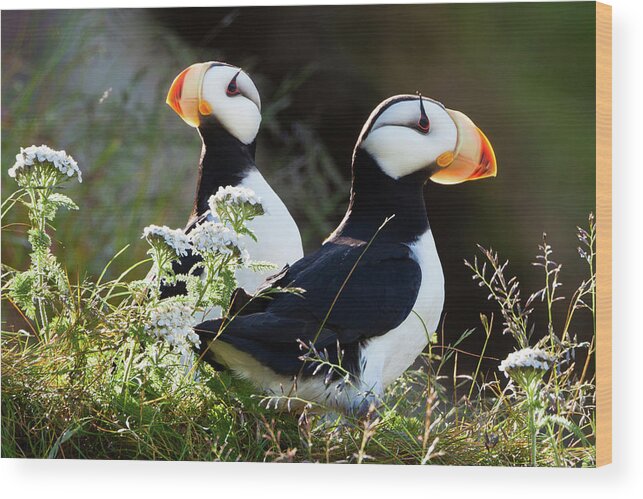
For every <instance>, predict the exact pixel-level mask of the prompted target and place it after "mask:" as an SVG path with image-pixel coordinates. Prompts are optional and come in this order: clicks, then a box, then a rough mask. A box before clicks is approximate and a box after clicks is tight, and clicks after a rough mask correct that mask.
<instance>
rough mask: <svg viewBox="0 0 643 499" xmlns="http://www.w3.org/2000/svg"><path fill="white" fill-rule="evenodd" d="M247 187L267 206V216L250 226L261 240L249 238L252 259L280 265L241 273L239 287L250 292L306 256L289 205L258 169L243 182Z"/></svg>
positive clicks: (256, 220)
mask: <svg viewBox="0 0 643 499" xmlns="http://www.w3.org/2000/svg"><path fill="white" fill-rule="evenodd" d="M241 185H242V186H243V187H246V188H248V189H252V190H253V191H254V192H255V194H256V195H257V196H259V198H261V204H262V205H263V208H264V211H265V214H264V215H262V216H260V217H257V218H255V219H254V220H253V221H252V222H250V223H249V224H248V227H249V228H250V229H251V230H252V231H253V232H254V233H255V236H256V237H257V241H253V240H252V239H251V238H249V237H246V238H245V244H246V249H247V250H248V253H249V254H250V259H251V260H255V261H265V262H270V263H272V264H274V265H276V267H277V268H276V269H273V270H268V271H265V272H253V271H252V270H250V269H242V270H239V271H238V272H237V274H236V277H237V281H238V283H239V286H240V287H242V288H243V289H245V290H246V291H247V292H248V293H252V292H254V291H255V290H256V289H257V286H259V285H260V284H261V283H262V282H263V281H264V279H265V278H266V277H268V276H270V275H272V274H274V273H275V272H278V271H279V270H281V269H282V268H283V267H284V265H286V264H291V265H292V264H293V263H295V262H296V261H297V260H300V259H301V258H303V256H304V250H303V248H302V245H301V235H300V234H299V229H298V228H297V224H296V223H295V221H294V220H293V218H292V216H291V215H290V212H289V211H288V208H286V205H285V204H284V203H283V202H282V201H281V199H279V196H277V194H276V193H275V191H273V190H272V188H271V187H270V185H268V182H266V180H265V179H264V178H263V176H262V175H261V173H259V172H258V171H257V170H254V171H252V172H251V173H250V174H249V175H248V176H246V178H244V179H243V181H242V182H241Z"/></svg>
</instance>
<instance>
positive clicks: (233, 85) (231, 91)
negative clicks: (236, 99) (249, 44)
mask: <svg viewBox="0 0 643 499" xmlns="http://www.w3.org/2000/svg"><path fill="white" fill-rule="evenodd" d="M239 73H241V70H239V72H238V73H237V74H236V75H234V78H232V80H230V83H228V88H226V91H225V93H226V94H227V95H228V96H230V97H232V96H233V95H239V94H240V93H241V90H239V87H238V86H237V76H239Z"/></svg>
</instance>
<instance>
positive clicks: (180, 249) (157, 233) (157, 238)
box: [141, 225, 190, 256]
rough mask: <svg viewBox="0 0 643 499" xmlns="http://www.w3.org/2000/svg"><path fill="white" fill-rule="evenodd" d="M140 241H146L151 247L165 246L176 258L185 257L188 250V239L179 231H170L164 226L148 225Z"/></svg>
mask: <svg viewBox="0 0 643 499" xmlns="http://www.w3.org/2000/svg"><path fill="white" fill-rule="evenodd" d="M141 239H147V241H148V242H149V243H150V244H151V245H152V246H156V245H158V244H165V245H167V246H169V248H170V249H171V250H172V251H173V252H174V253H176V255H177V256H185V255H187V253H188V250H189V249H190V239H189V238H188V236H187V235H186V234H185V232H183V231H182V230H181V229H170V228H169V227H167V226H166V225H164V226H163V227H161V226H159V225H148V226H147V227H145V228H144V229H143V236H141Z"/></svg>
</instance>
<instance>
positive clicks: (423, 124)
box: [417, 92, 431, 133]
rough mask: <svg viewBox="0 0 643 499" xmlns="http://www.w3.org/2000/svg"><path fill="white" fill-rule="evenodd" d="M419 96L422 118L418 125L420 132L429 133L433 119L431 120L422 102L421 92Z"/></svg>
mask: <svg viewBox="0 0 643 499" xmlns="http://www.w3.org/2000/svg"><path fill="white" fill-rule="evenodd" d="M418 97H419V98H420V120H419V121H418V124H417V127H418V130H419V131H420V132H422V133H429V131H430V130H431V121H429V117H428V116H427V115H426V111H425V110H424V102H422V94H421V93H419V92H418Z"/></svg>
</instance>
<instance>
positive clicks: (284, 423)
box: [2, 191, 595, 466]
mask: <svg viewBox="0 0 643 499" xmlns="http://www.w3.org/2000/svg"><path fill="white" fill-rule="evenodd" d="M58 194H59V193H58V192H54V191H52V192H50V193H49V194H48V195H47V196H46V197H43V198H42V202H35V203H34V202H27V201H20V203H22V204H24V205H25V206H26V207H27V209H28V212H29V217H28V218H29V220H30V221H31V224H32V225H33V226H32V227H31V228H30V230H29V242H30V244H31V246H32V253H31V264H30V266H29V267H28V268H27V269H26V270H24V271H19V270H15V269H11V268H9V267H6V266H3V274H4V275H3V281H4V282H5V285H4V288H3V300H6V302H8V304H10V305H11V307H13V310H15V311H19V313H20V314H21V315H23V317H24V318H25V319H26V320H23V321H22V322H24V327H23V328H22V329H19V328H18V327H17V324H18V323H19V322H20V319H19V318H18V317H17V316H15V317H14V318H13V323H11V322H8V323H5V326H4V329H5V331H4V332H3V333H2V365H3V372H2V456H3V457H41V458H92V459H158V460H222V461H235V460H241V461H288V462H290V461H318V462H351V463H367V462H378V463H396V464H406V463H409V464H468V465H471V464H479V465H527V464H531V465H539V466H591V465H593V463H594V456H595V447H594V443H593V441H594V428H595V417H594V390H595V385H594V380H593V378H589V379H588V377H589V372H590V369H589V366H590V363H591V361H592V360H591V359H592V358H593V353H594V343H593V342H592V344H591V345H587V344H582V343H578V342H577V341H576V340H575V338H574V337H573V336H572V334H571V332H570V324H571V323H572V319H573V316H574V315H575V314H576V313H578V311H580V310H583V309H585V310H589V311H590V312H591V313H592V314H594V313H595V308H594V307H595V286H594V260H595V250H594V248H595V225H594V220H593V217H590V224H589V229H587V230H584V229H579V232H578V237H579V240H580V242H581V248H580V250H579V254H580V256H581V258H583V259H584V260H585V261H586V262H587V264H588V268H589V274H590V276H589V278H588V279H587V280H585V281H583V282H582V283H581V284H580V285H579V286H578V288H577V290H576V292H575V293H574V294H573V296H572V299H571V300H570V301H569V304H568V315H567V317H566V320H565V321H564V323H563V324H562V325H557V324H554V323H553V321H551V315H550V322H549V324H548V325H547V328H546V331H547V334H545V335H544V336H543V337H542V338H541V339H540V340H539V341H537V342H535V343H533V341H532V340H533V330H534V328H533V327H532V325H531V323H530V314H531V307H533V306H534V305H535V304H536V303H537V302H538V301H540V300H541V301H542V302H543V304H544V305H545V306H546V307H547V309H548V310H551V309H552V308H554V307H556V306H559V303H560V302H562V301H563V299H562V297H560V296H559V295H558V293H557V291H556V290H557V288H558V287H559V286H558V283H559V281H560V270H561V267H560V266H559V265H557V264H556V263H555V262H553V261H552V260H551V256H552V250H551V247H549V246H548V245H547V243H546V240H545V241H544V242H543V245H542V246H541V254H540V255H539V257H538V259H537V262H536V263H538V264H539V265H540V266H541V267H542V268H543V269H544V271H545V286H544V287H543V288H542V289H541V290H539V291H537V292H536V293H533V294H532V295H531V296H530V297H529V298H528V300H527V301H526V302H525V304H524V305H523V304H522V302H521V298H520V289H519V284H518V282H517V280H516V279H515V278H513V277H510V278H507V277H505V274H506V270H507V262H505V263H501V262H500V260H499V257H498V255H497V253H495V252H493V251H491V250H485V249H483V248H481V251H482V253H483V256H484V258H485V263H480V262H478V260H477V259H476V260H474V264H467V265H469V267H470V268H471V269H472V270H473V272H474V276H475V278H476V279H477V281H478V282H479V283H481V285H482V287H485V288H486V289H487V290H488V291H489V293H490V294H489V298H490V299H492V300H494V301H496V302H497V304H498V306H499V309H500V315H501V316H502V318H503V321H504V324H503V329H504V331H503V332H504V333H506V334H511V335H512V336H513V337H514V339H515V342H516V345H517V347H518V348H525V347H528V346H529V345H531V344H534V346H536V347H538V348H541V349H546V350H547V351H548V354H549V355H551V357H552V358H554V359H555V360H554V361H553V363H554V368H553V369H551V370H550V371H549V372H547V373H546V374H545V371H542V372H541V371H538V373H537V374H538V376H532V377H530V378H529V379H532V380H533V383H531V382H530V383H523V382H521V381H520V380H521V379H522V378H520V377H516V378H515V380H516V381H514V376H513V375H512V377H511V378H510V379H509V380H508V381H509V382H508V383H507V382H505V381H504V380H502V379H499V378H498V377H497V376H495V375H492V376H491V377H489V374H488V373H483V372H481V370H480V363H478V366H477V368H476V370H475V372H474V373H472V374H471V375H464V374H459V373H457V371H456V372H454V373H449V374H446V373H444V368H445V366H446V365H447V362H448V361H450V360H453V359H454V358H455V364H456V365H457V358H458V355H459V354H460V352H461V351H460V349H459V345H460V343H461V342H462V341H463V340H464V339H465V338H466V337H467V336H470V335H471V334H476V333H475V330H474V329H471V330H467V331H466V332H465V333H464V334H463V335H462V336H461V338H459V339H458V340H457V341H456V342H454V343H453V344H451V345H444V344H441V343H440V342H439V341H438V340H437V338H436V336H437V335H431V338H432V340H431V342H430V343H429V348H428V351H427V352H426V353H425V354H423V355H422V357H421V361H422V363H423V366H422V367H421V368H420V369H417V370H411V371H408V372H407V373H405V374H404V375H403V376H402V377H401V378H400V379H398V380H397V381H396V382H395V383H394V384H393V385H392V386H391V387H389V389H388V390H387V392H386V394H385V397H384V400H383V401H382V406H381V407H379V408H378V409H377V410H376V409H375V408H374V407H372V408H371V409H370V410H369V412H368V414H367V415H366V416H365V417H363V418H362V419H359V420H356V419H353V418H350V417H341V418H336V417H332V415H330V414H326V415H320V414H318V413H317V411H316V409H319V406H315V405H314V404H312V403H309V402H307V401H302V400H298V399H296V397H289V396H287V395H284V396H283V397H267V396H262V395H256V394H255V393H254V390H253V389H252V387H250V386H249V385H247V384H246V383H245V382H242V381H240V380H235V379H233V378H232V377H230V375H228V374H226V373H217V372H214V371H212V370H211V369H210V367H209V366H207V365H205V364H204V363H201V362H195V359H194V357H193V356H192V354H191V353H190V348H189V343H190V341H194V338H192V339H190V336H189V335H190V332H191V327H190V326H191V322H190V321H191V320H193V316H194V315H195V313H198V312H199V311H204V312H205V311H206V309H207V306H212V304H218V305H222V306H225V305H226V304H227V302H228V300H229V296H230V294H231V292H232V290H233V289H234V287H235V286H236V283H235V279H234V271H235V269H236V268H238V267H239V266H241V265H245V266H248V267H250V268H252V267H253V266H254V267H256V268H261V269H263V268H265V266H266V265H268V264H266V263H265V262H251V261H247V259H244V258H243V257H242V252H241V251H233V245H232V241H233V240H234V238H231V235H230V233H229V232H226V231H225V230H223V229H225V227H226V226H229V225H232V222H231V221H232V220H233V221H234V224H235V225H236V227H237V228H241V230H239V231H238V232H241V233H243V234H245V236H242V237H251V234H250V233H249V231H248V229H247V227H246V225H245V223H246V222H247V220H248V219H249V218H252V217H253V216H260V214H259V212H258V211H256V209H255V211H256V214H255V215H253V214H252V213H254V211H253V212H251V211H247V210H246V211H244V213H245V215H243V216H241V217H239V215H238V213H237V214H235V215H232V216H229V215H228V213H229V210H224V209H219V210H217V213H218V216H219V217H220V220H219V221H218V222H209V223H211V224H215V225H216V224H219V225H216V227H215V226H214V225H213V227H211V228H213V229H215V228H216V229H217V230H218V232H216V231H215V232H213V233H214V234H224V235H226V238H223V239H220V240H217V239H206V240H205V241H210V243H211V244H212V246H211V247H209V248H210V249H208V246H207V245H204V246H202V247H201V248H202V249H201V252H202V253H201V254H202V256H203V257H204V263H202V264H201V265H202V266H203V267H204V268H205V270H206V274H207V278H206V279H201V278H198V277H196V276H195V275H194V270H195V269H192V272H190V273H189V274H188V275H174V274H173V273H172V270H171V265H168V264H169V263H171V261H172V260H173V259H176V258H177V257H178V255H179V254H180V253H181V248H182V246H181V242H182V241H183V242H185V241H184V240H183V239H180V237H187V236H184V235H183V234H182V233H181V232H180V231H178V232H173V231H170V230H169V229H167V228H157V229H159V230H158V231H156V232H154V234H153V235H151V234H152V232H148V233H147V234H148V236H147V240H148V241H149V242H150V251H149V253H150V256H151V259H150V260H145V261H142V262H138V263H136V264H134V265H132V266H130V269H129V270H127V271H125V272H124V273H123V274H122V275H121V276H120V277H119V278H118V279H114V280H108V281H103V277H104V275H105V274H106V271H107V269H108V268H109V266H110V265H111V264H112V262H113V261H114V259H115V258H117V257H120V256H121V255H122V254H123V253H124V251H125V250H126V248H125V249H123V250H121V252H119V253H118V254H117V255H116V256H115V257H113V258H112V260H110V262H109V263H108V264H107V265H106V267H105V269H104V270H103V272H102V273H101V276H100V277H99V279H98V280H97V281H96V282H92V281H85V282H77V283H75V284H71V283H70V282H69V281H68V280H67V278H66V272H65V271H64V269H62V267H61V266H60V265H59V264H58V263H57V261H56V258H55V256H54V255H53V253H52V251H51V246H50V244H51V240H50V238H49V236H48V235H47V231H49V230H53V227H51V225H50V223H51V222H53V221H54V218H55V213H56V210H57V208H58V207H61V206H64V207H71V208H72V209H73V208H74V207H75V204H74V203H73V201H71V200H70V199H69V198H68V197H66V196H62V195H61V196H59V195H58ZM225 202H227V203H230V202H231V200H230V199H228V200H227V201H225ZM247 214H249V216H247ZM44 219H46V220H48V223H47V225H42V220H44ZM166 229H167V230H166ZM233 232H234V231H233ZM177 238H178V239H177ZM202 242H203V241H202ZM177 248H178V249H177ZM150 261H151V263H152V269H153V274H154V269H156V279H160V278H163V279H165V280H167V281H168V282H175V281H176V280H183V281H185V282H186V283H187V284H188V290H189V294H188V296H187V297H184V298H179V299H170V300H160V299H159V297H158V293H157V285H156V284H155V282H157V281H155V280H154V278H152V277H150V278H148V279H146V280H133V281H128V280H127V279H126V277H127V275H128V273H129V272H130V270H131V269H133V268H136V267H137V266H139V265H142V264H145V263H146V262H150ZM487 266H489V267H490V268H491V273H488V272H487ZM158 269H165V270H164V271H163V277H161V276H160V274H158ZM151 283H152V285H150V284H151ZM286 291H290V292H299V290H296V289H293V290H286ZM206 304H207V306H206ZM173 321H174V322H173ZM481 322H482V329H483V331H484V334H485V337H486V341H485V346H484V347H483V351H482V352H481V353H480V359H481V360H482V357H483V356H484V355H485V349H486V345H487V342H488V341H489V340H490V338H491V337H492V335H493V334H494V331H495V329H496V328H495V327H494V317H493V316H492V317H486V316H484V315H482V316H481ZM7 326H9V327H8V328H7ZM556 326H558V327H556ZM556 331H558V332H556ZM215 341H216V340H215ZM582 350H586V351H587V354H586V357H585V360H584V363H582V366H581V368H580V369H579V368H578V367H577V366H576V363H575V359H577V358H579V354H578V352H580V351H582ZM305 355H307V356H309V357H310V359H311V361H316V362H318V363H319V365H320V366H321V367H320V369H321V370H322V371H324V370H325V369H328V370H329V371H330V370H331V369H332V370H334V371H336V372H340V373H342V374H343V373H344V372H345V371H344V370H343V369H342V367H341V358H340V365H332V364H331V363H330V362H329V361H328V359H326V358H325V354H324V353H323V352H317V351H316V350H315V349H314V348H311V349H310V352H308V354H305ZM513 372H514V373H515V372H516V371H513ZM322 375H323V374H322ZM525 379H526V378H525ZM345 382H346V384H347V385H349V384H350V383H351V379H350V377H349V376H347V377H346V378H345ZM291 402H293V403H294V404H299V405H301V404H302V403H303V407H304V408H303V410H302V411H300V412H299V413H298V414H293V413H290V412H289V411H288V410H287V409H288V407H290V406H291Z"/></svg>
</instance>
